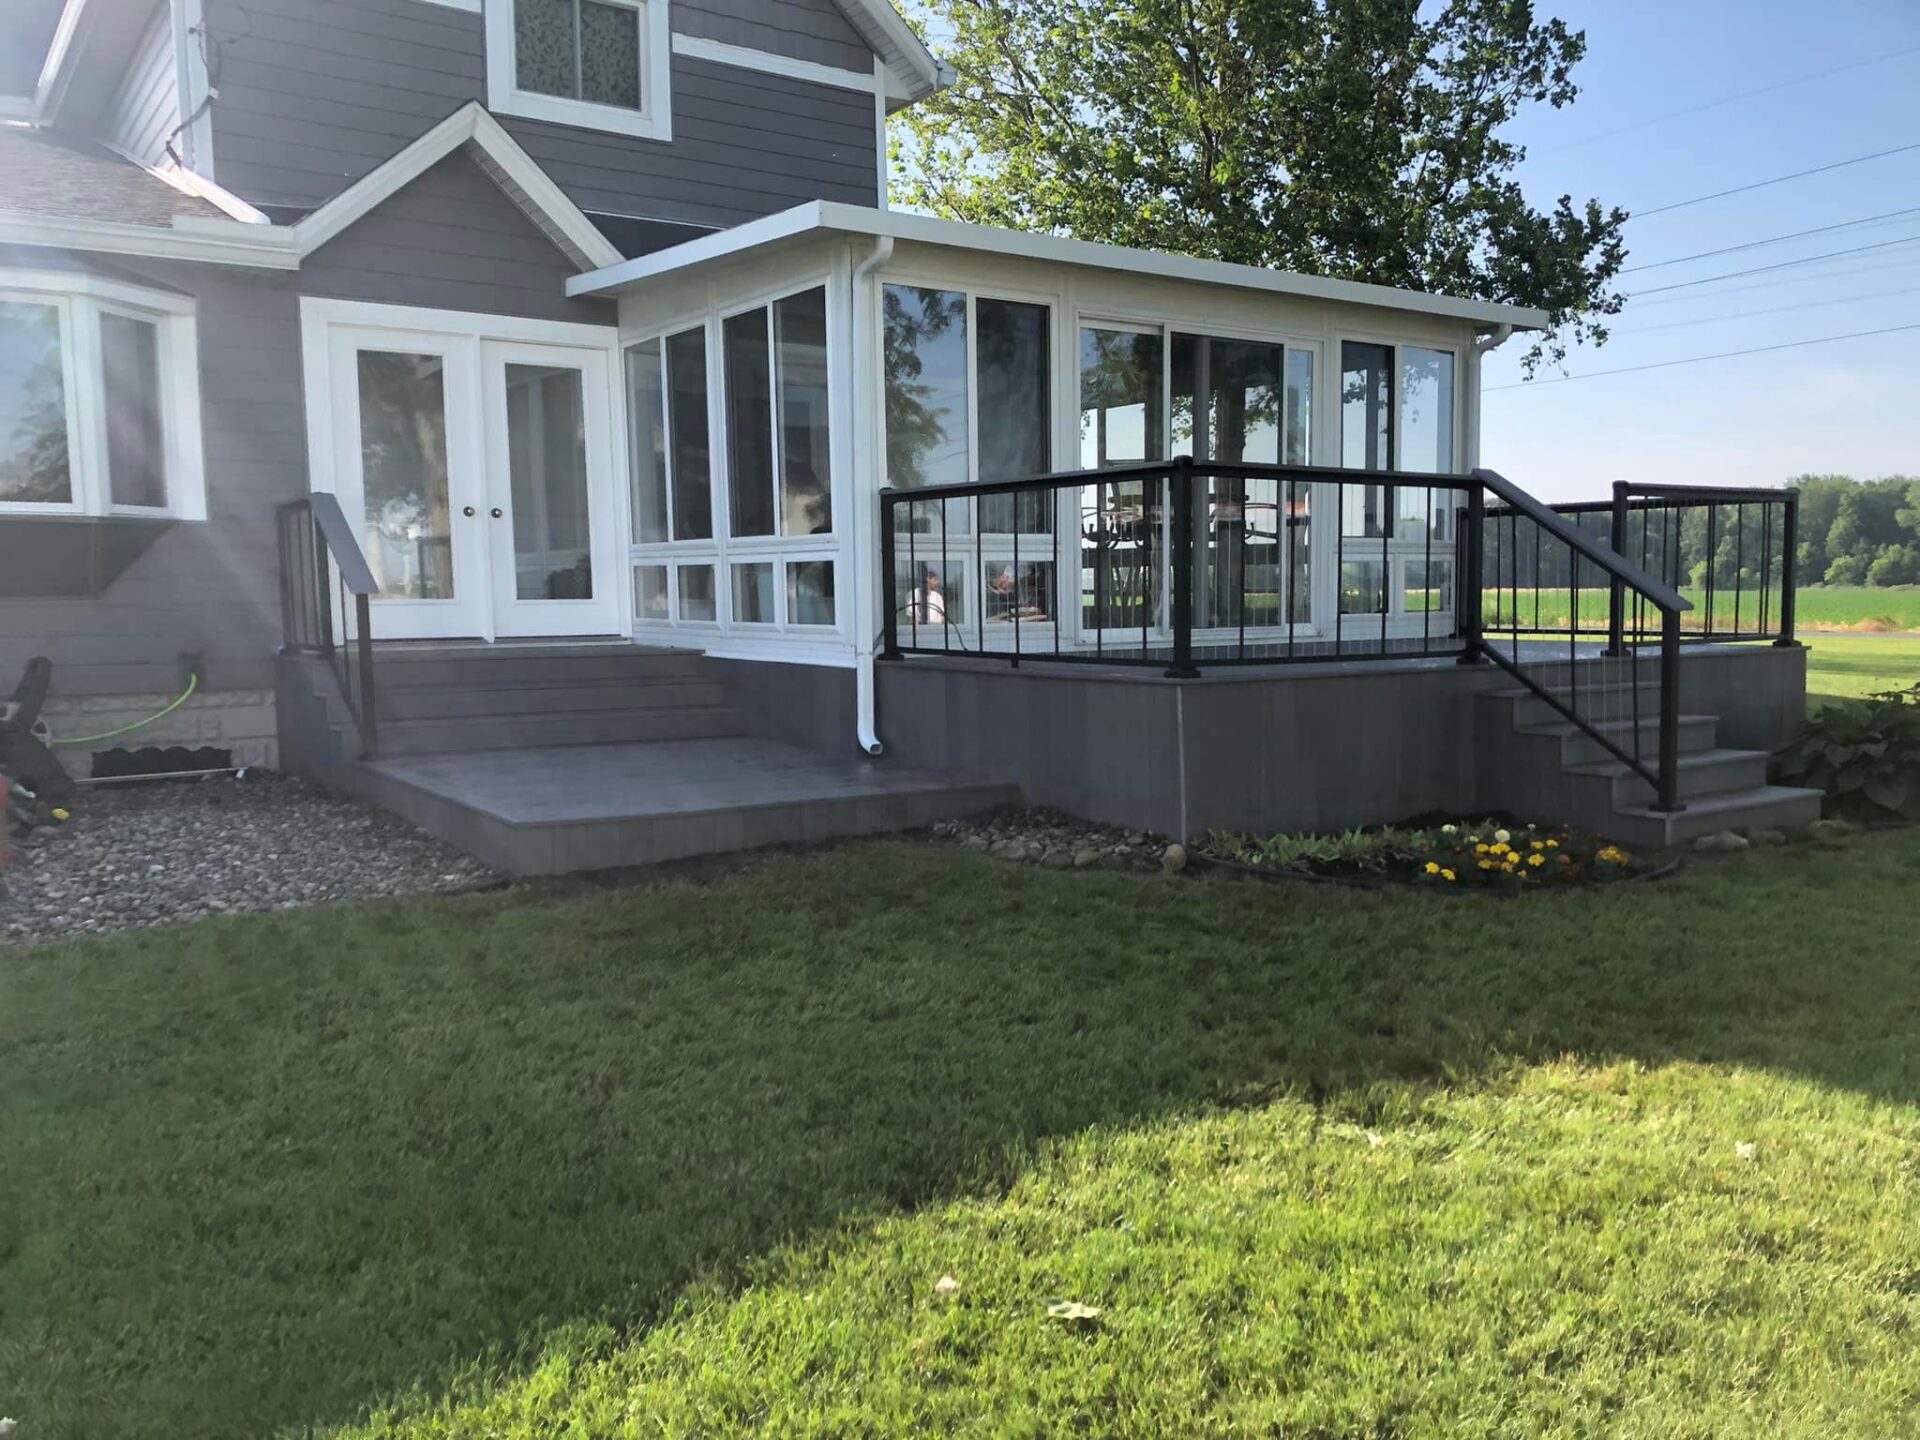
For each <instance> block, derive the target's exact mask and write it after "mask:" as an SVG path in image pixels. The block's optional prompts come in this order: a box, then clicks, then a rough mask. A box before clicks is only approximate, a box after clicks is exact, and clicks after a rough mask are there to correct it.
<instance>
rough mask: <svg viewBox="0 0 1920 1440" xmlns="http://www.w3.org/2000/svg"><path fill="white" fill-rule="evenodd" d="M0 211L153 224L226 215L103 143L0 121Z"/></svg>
mask: <svg viewBox="0 0 1920 1440" xmlns="http://www.w3.org/2000/svg"><path fill="white" fill-rule="evenodd" d="M0 212H11V213H13V214H19V215H49V216H58V217H59V218H61V219H66V220H103V221H115V222H118V223H120V224H125V225H159V226H171V225H172V224H173V220H174V217H175V216H177V215H192V216H201V217H204V218H206V219H208V220H224V219H226V218H227V215H226V213H225V212H224V211H222V210H221V209H220V207H219V206H217V205H213V204H210V203H209V202H208V201H205V200H202V199H201V198H200V197H199V196H197V195H189V194H187V193H185V192H184V191H181V190H178V189H175V188H174V187H173V186H172V185H170V184H168V183H167V182H166V181H165V180H162V179H161V178H160V177H159V176H158V175H156V174H154V173H153V172H152V171H151V170H148V169H147V168H146V167H145V166H142V165H136V164H135V163H134V162H133V161H131V160H128V159H126V158H125V157H124V156H122V155H118V154H116V153H114V152H113V151H112V150H109V149H108V148H107V147H106V146H104V145H100V144H96V143H95V142H93V141H91V140H84V139H80V138H77V137H75V136H71V135H58V134H55V133H54V132H52V131H50V130H38V129H34V128H32V127H30V126H25V125H9V124H0Z"/></svg>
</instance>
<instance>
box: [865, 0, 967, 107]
mask: <svg viewBox="0 0 1920 1440" xmlns="http://www.w3.org/2000/svg"><path fill="white" fill-rule="evenodd" d="M840 8H841V9H842V10H843V11H844V12H845V13H846V16H847V19H849V20H850V21H852V22H853V26H854V28H855V29H856V30H858V31H859V32H860V33H861V35H862V37H863V38H864V39H865V40H866V42H867V43H868V44H869V45H870V46H872V47H873V49H874V52H875V53H876V54H878V55H879V56H880V58H881V59H882V60H885V61H887V62H888V63H889V64H896V63H897V64H898V65H899V66H903V67H904V68H905V69H906V71H907V72H908V73H907V74H905V75H903V76H901V79H903V80H904V81H906V82H907V86H908V97H907V98H908V99H909V100H923V99H925V98H926V97H927V96H929V95H931V94H932V93H933V92H934V91H936V90H944V89H945V88H946V87H947V86H949V85H951V84H952V83H953V81H954V73H953V70H952V68H951V67H950V66H948V65H947V63H946V62H945V61H943V60H941V59H939V58H938V57H936V56H935V55H934V53H933V52H932V51H931V50H929V49H928V48H927V42H926V41H924V40H922V39H921V38H920V32H919V31H917V30H915V29H914V28H913V26H911V25H909V24H908V23H907V20H906V17H905V16H904V15H902V14H901V13H900V12H899V11H898V10H896V9H894V8H893V5H892V4H891V3H890V0H840Z"/></svg>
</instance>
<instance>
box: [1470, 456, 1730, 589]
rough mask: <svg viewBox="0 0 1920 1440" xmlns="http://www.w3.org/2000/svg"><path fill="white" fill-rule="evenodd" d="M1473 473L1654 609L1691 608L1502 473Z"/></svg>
mask: <svg viewBox="0 0 1920 1440" xmlns="http://www.w3.org/2000/svg"><path fill="white" fill-rule="evenodd" d="M1473 474H1474V478H1475V479H1477V480H1478V481H1479V482H1480V483H1481V484H1482V485H1484V486H1485V487H1486V488H1487V490H1489V491H1490V492H1491V493H1493V494H1494V495H1497V496H1499V497H1500V499H1501V500H1503V501H1504V502H1506V504H1507V505H1508V506H1509V507H1510V508H1512V509H1514V510H1517V511H1519V512H1520V513H1521V514H1522V515H1524V516H1526V517H1527V518H1528V519H1529V520H1531V521H1533V522H1534V524H1536V525H1538V526H1539V527H1540V528H1541V529H1542V530H1545V531H1546V532H1547V533H1548V534H1549V535H1551V536H1553V538H1554V539H1556V540H1558V541H1560V542H1561V543H1562V544H1563V545H1568V546H1571V547H1572V548H1573V549H1574V550H1575V551H1577V552H1578V553H1579V554H1580V555H1581V557H1582V558H1584V559H1587V560H1591V561H1592V562H1593V563H1594V564H1596V565H1598V566H1599V567H1600V568H1601V569H1602V570H1605V571H1606V572H1607V573H1608V574H1609V575H1611V576H1613V577H1614V578H1615V579H1617V580H1620V581H1622V582H1624V583H1625V584H1627V585H1630V586H1632V587H1633V588H1634V589H1635V590H1638V591H1639V592H1640V593H1641V594H1642V595H1644V596H1646V597H1647V599H1649V600H1651V601H1652V602H1653V603H1654V605H1655V606H1656V607H1657V608H1659V609H1661V610H1671V611H1673V612H1674V613H1675V614H1684V613H1685V612H1686V611H1688V610H1691V609H1693V602H1692V601H1691V600H1689V599H1687V597H1686V596H1684V595H1682V594H1681V593H1680V592H1679V591H1678V590H1676V589H1674V588H1673V587H1672V586H1671V585H1669V584H1667V583H1666V581H1664V580H1661V579H1658V578H1656V577H1655V576H1653V575H1649V574H1648V573H1647V572H1646V571H1645V570H1643V569H1641V568H1640V567H1639V566H1638V565H1636V564H1634V563H1633V562H1632V561H1631V560H1629V559H1627V558H1626V557H1625V556H1624V555H1621V554H1619V553H1618V552H1616V551H1615V550H1614V549H1613V548H1612V547H1611V546H1607V545H1602V544H1601V543H1600V542H1599V541H1598V540H1595V539H1594V538H1593V537H1592V536H1591V535H1588V534H1587V533H1586V532H1585V531H1583V530H1581V529H1579V528H1578V527H1577V526H1573V525H1569V524H1568V523H1567V522H1566V520H1565V518H1564V517H1562V516H1561V515H1559V514H1558V513H1557V512H1555V511H1554V510H1553V509H1552V508H1551V507H1550V506H1548V505H1547V504H1546V502H1545V501H1542V500H1536V499H1535V498H1534V497H1533V496H1531V495H1529V494H1528V493H1527V492H1526V491H1524V490H1522V489H1521V488H1520V487H1519V486H1518V485H1515V484H1514V483H1513V482H1512V481H1511V480H1509V479H1507V478H1506V477H1505V476H1504V475H1501V474H1500V473H1499V472H1497V471H1494V470H1476V471H1474V472H1473Z"/></svg>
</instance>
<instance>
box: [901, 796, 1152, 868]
mask: <svg viewBox="0 0 1920 1440" xmlns="http://www.w3.org/2000/svg"><path fill="white" fill-rule="evenodd" d="M933 832H934V834H936V835H938V836H940V837H942V838H943V839H947V840H953V841H957V842H958V843H960V844H961V845H964V846H966V847H967V848H968V849H969V850H979V851H982V852H984V853H986V854H988V855H991V856H993V857H994V858H995V859H997V860H1018V861H1024V862H1026V863H1028V864H1032V865H1041V866H1044V867H1045V868H1047V869H1049V870H1092V869H1099V870H1142V871H1145V870H1159V869H1163V868H1166V869H1170V870H1177V869H1179V868H1180V867H1181V866H1183V865H1184V864H1185V863H1186V852H1185V850H1184V849H1182V847H1180V846H1177V845H1174V846H1169V845H1168V844H1167V840H1166V837H1165V836H1162V835H1153V834H1150V833H1148V832H1147V831H1145V830H1127V829H1123V828H1120V827H1117V826H1113V825H1096V824H1094V823H1093V822H1092V821H1088V820H1080V819H1076V818H1075V817H1074V816H1072V815H1065V814H1062V813H1061V812H1060V811H1058V810H1047V809H1044V808H1040V807H1035V808H1033V809H1030V810H996V811H993V812H992V813H990V814H986V815H977V816H974V817H972V818H970V819H966V820H942V821H941V822H940V823H939V824H937V825H935V826H934V827H933ZM1176 850H1177V851H1179V852H1180V853H1179V857H1178V860H1179V863H1178V864H1174V863H1172V858H1171V852H1172V851H1176Z"/></svg>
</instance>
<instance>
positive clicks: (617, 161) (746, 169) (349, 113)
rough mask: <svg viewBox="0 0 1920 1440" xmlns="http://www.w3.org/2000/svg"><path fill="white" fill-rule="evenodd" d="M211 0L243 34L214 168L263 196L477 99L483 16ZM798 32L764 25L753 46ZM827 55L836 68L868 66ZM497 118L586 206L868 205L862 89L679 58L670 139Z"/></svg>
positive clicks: (294, 188)
mask: <svg viewBox="0 0 1920 1440" xmlns="http://www.w3.org/2000/svg"><path fill="white" fill-rule="evenodd" d="M723 3H724V4H725V5H726V8H727V9H729V10H738V9H739V8H741V7H742V6H743V5H744V4H745V0H710V3H709V6H708V9H707V11H706V12H705V17H704V19H702V20H701V21H699V22H698V23H706V22H707V21H714V22H716V23H717V22H718V21H719V20H723V19H726V18H728V17H727V16H726V15H725V14H722V13H719V10H720V7H721V5H722V4H723ZM827 3H829V0H804V3H803V0H787V3H785V4H781V5H778V6H777V7H776V9H777V11H778V13H779V15H780V16H782V17H787V16H788V12H791V16H792V17H793V23H794V24H795V26H796V27H799V26H801V25H802V18H801V17H808V16H811V17H812V18H811V19H810V20H806V22H805V23H807V24H813V25H814V28H815V29H816V30H824V29H826V28H827V27H826V25H825V24H824V23H816V22H819V21H820V17H819V16H818V15H817V14H816V13H815V12H816V11H817V10H818V7H819V5H823V4H827ZM207 8H208V12H209V20H210V23H213V24H215V25H216V26H217V27H224V31H223V33H228V34H232V35H236V36H238V37H239V38H237V39H234V40H233V41H231V42H230V43H229V44H227V46H226V47H225V50H224V53H223V55H222V61H221V64H222V68H221V78H220V99H219V100H218V101H217V102H216V103H215V105H214V107H213V130H214V155H215V164H216V172H215V173H216V176H217V178H218V179H219V180H220V182H221V183H222V184H223V185H226V186H227V187H229V188H230V189H233V190H235V191H237V192H238V193H239V194H240V195H242V196H243V197H244V198H246V199H248V200H250V201H252V202H254V203H255V204H262V205H285V206H305V207H310V206H315V205H319V204H321V203H323V202H325V201H326V200H329V199H331V198H332V197H333V196H335V195H337V194H339V193H340V191H341V190H343V189H345V188H346V187H347V186H348V185H350V184H351V183H353V181H355V180H357V179H359V178H360V177H361V176H363V175H365V174H366V173H367V172H368V171H370V170H372V169H373V168H374V167H375V166H377V165H379V164H380V163H381V162H382V161H383V160H385V159H387V158H388V157H389V156H391V155H393V154H394V153H395V152H396V151H398V150H400V149H401V148H403V147H404V146H405V145H407V144H408V143H410V142H411V141H413V140H415V139H417V138H418V137H419V136H420V135H422V134H424V133H425V132H426V131H427V130H428V129H430V128H431V127H432V126H433V125H434V124H436V123H437V122H439V121H440V120H442V119H444V118H445V117H446V116H447V115H449V114H450V113H452V112H453V111H454V110H456V109H458V108H459V107H460V106H461V105H463V104H465V103H467V102H468V101H470V100H480V101H483V102H484V101H485V99H486V64H485V45H484V36H483V29H482V22H481V18H480V17H479V16H478V15H470V14H466V13H464V12H462V11H458V10H451V9H447V8H446V7H444V6H437V5H429V4H424V3H420V0H338V3H335V4H331V5H328V6H326V7H325V8H324V10H316V9H315V8H314V7H313V6H312V5H311V4H310V3H309V0H247V4H246V9H245V14H244V16H242V15H241V13H240V12H239V11H238V10H237V9H236V8H235V0H208V7H207ZM675 8H676V13H677V12H678V10H679V7H678V6H676V7H675ZM689 21H690V23H691V22H693V17H692V16H690V17H689ZM243 22H244V23H243ZM805 33H807V32H806V31H805V30H804V28H794V29H786V28H783V26H773V27H769V28H768V29H767V30H766V31H765V33H764V34H763V35H762V37H761V40H760V43H761V44H762V45H763V47H766V48H774V45H775V41H776V40H777V39H778V38H779V37H781V36H796V37H797V36H801V35H803V34H805ZM849 33H850V32H849ZM714 38H721V37H718V36H716V37H714ZM813 38H814V39H815V40H817V41H819V42H820V43H822V44H829V45H832V46H835V47H838V46H839V45H841V44H842V43H843V42H842V41H840V40H833V39H832V38H831V37H828V36H822V35H814V37H813ZM779 43H780V44H786V43H787V42H786V41H785V40H780V41H779ZM793 43H794V44H795V45H796V46H797V45H798V43H799V42H798V40H795V41H794V42H793ZM820 53H822V54H824V53H826V52H824V51H823V52H820ZM835 53H836V55H837V58H836V59H835V60H833V62H832V63H836V64H842V65H847V66H848V68H863V65H862V64H850V63H849V56H848V54H846V53H844V52H841V51H839V50H838V49H836V51H835ZM862 53H865V52H862ZM807 58H814V57H813V56H808V57H807ZM864 63H865V64H870V63H871V60H870V58H869V59H868V60H867V61H866V62H864ZM501 118H502V122H503V123H504V124H505V125H506V126H507V128H508V130H510V131H511V132H512V133H513V135H514V137H515V138H516V139H518V140H519V141H520V143H521V144H522V145H524V146H525V147H526V148H527V150H528V152H529V153H530V154H532V155H533V157H534V158H535V159H536V160H538V161H539V162H540V163H541V164H542V165H544V166H546V167H547V168H548V169H549V171H550V172H551V173H552V175H553V177H554V179H555V180H556V181H557V182H558V183H559V184H560V186H561V187H562V188H563V189H565V190H566V191H567V193H568V194H569V195H570V196H571V197H572V198H573V200H574V201H575V202H576V203H578V204H579V205H581V206H582V207H583V208H585V209H588V210H597V211H602V212H605V213H609V214H617V215H638V216H644V217H647V218H651V219H660V220H675V221H684V222H688V223H693V224H704V225H732V224H737V223H739V222H741V221H744V220H749V219H753V218H755V217H757V216H760V215H765V214H770V213H772V212H773V211H776V210H783V209H786V208H787V207H788V206H791V205H796V204H800V203H802V202H804V201H807V200H813V199H829V200H846V201H852V202H856V203H862V204H869V205H870V204H874V203H877V200H878V195H879V181H878V156H877V154H876V151H875V143H876V137H875V133H874V114H873V102H872V99H871V97H869V96H866V95H862V94H860V93H858V92H856V91H850V90H841V89H836V88H834V87H832V86H824V85H813V84H809V83H806V82H802V81H795V80H788V79H784V78H782V77H779V76H773V75H766V74H763V73H761V72H758V71H753V70H747V69H742V68H739V67H736V66H729V65H715V64H712V63H709V62H705V61H698V60H691V59H687V58H683V57H676V58H675V59H674V62H673V130H674V139H673V141H672V142H671V143H664V144H663V143H661V142H658V141H651V140H639V139H635V138H632V137H629V136H620V135H607V134H602V133H600V132H598V131H593V130H585V129H576V128H574V127H571V126H563V125H552V124H545V123H541V122H535V121H523V120H518V119H514V118H512V117H501Z"/></svg>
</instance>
